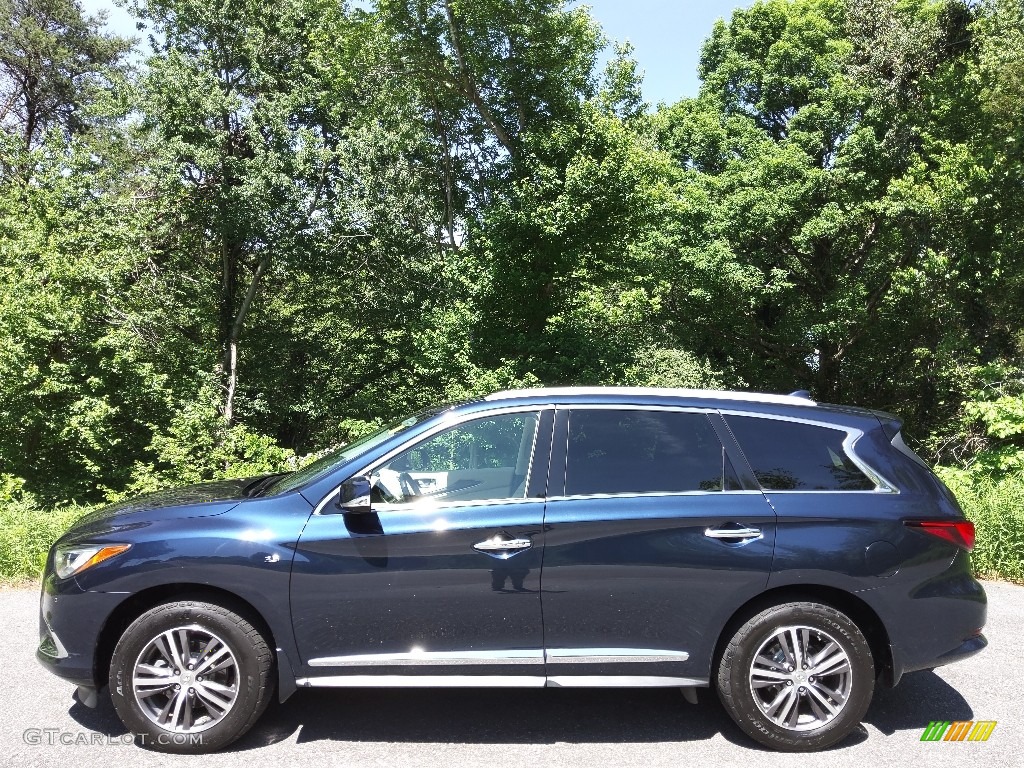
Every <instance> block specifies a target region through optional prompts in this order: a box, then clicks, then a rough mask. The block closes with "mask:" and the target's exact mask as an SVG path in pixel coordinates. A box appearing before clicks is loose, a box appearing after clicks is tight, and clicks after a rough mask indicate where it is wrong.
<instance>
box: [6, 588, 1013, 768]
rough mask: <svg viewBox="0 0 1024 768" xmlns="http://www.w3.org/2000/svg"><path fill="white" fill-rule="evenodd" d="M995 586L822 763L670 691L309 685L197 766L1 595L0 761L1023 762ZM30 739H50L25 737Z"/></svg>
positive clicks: (1007, 623)
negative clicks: (155, 747) (954, 637)
mask: <svg viewBox="0 0 1024 768" xmlns="http://www.w3.org/2000/svg"><path fill="white" fill-rule="evenodd" d="M986 589H987V590H988V594H989V625H988V627H987V628H986V634H987V635H988V638H989V641H990V643H991V644H990V646H989V648H988V649H987V650H986V651H985V652H984V653H982V654H980V655H978V656H975V657H974V658H973V659H970V660H968V661H966V662H963V663H961V664H954V665H952V666H949V667H944V668H940V669H939V670H937V671H935V672H918V673H915V674H913V675H908V676H906V677H905V678H904V679H903V682H901V683H900V685H899V686H898V687H897V688H896V689H895V690H891V691H880V692H879V693H878V694H876V696H875V701H874V703H873V704H872V706H871V709H870V710H869V711H868V715H867V718H866V720H865V722H864V725H863V728H862V729H861V730H860V732H858V733H856V734H854V735H853V736H852V737H851V738H849V739H848V740H847V741H846V742H844V743H843V744H841V745H839V746H837V747H835V748H833V749H832V750H830V751H828V752H827V753H821V754H816V755H809V756H808V755H780V754H773V753H768V752H766V751H763V750H761V749H760V748H758V747H757V746H756V745H754V744H753V743H752V742H750V741H749V740H747V738H746V737H745V736H744V735H743V734H742V733H741V732H740V731H739V730H738V729H737V728H736V727H735V726H734V725H733V724H732V721H730V720H729V718H728V716H727V715H726V714H725V712H724V711H723V710H722V708H721V706H720V705H718V703H717V702H715V701H714V700H713V698H712V697H711V696H709V695H708V694H707V693H706V692H702V696H701V703H700V705H698V706H693V705H690V704H687V703H686V702H685V701H683V698H682V696H681V695H680V693H679V692H678V691H677V690H675V689H655V690H617V691H611V690H593V691H580V690H571V689H561V690H559V689H547V690H544V689H541V690H493V691H484V690H438V691H426V690H413V691H381V690H365V691H360V690H348V691H333V692H329V691H301V692H299V693H297V694H296V695H295V696H293V697H292V698H291V699H290V700H289V701H288V702H286V703H285V704H283V705H272V707H271V709H270V710H268V712H267V713H266V715H264V717H263V719H262V720H261V721H260V722H259V723H258V724H257V725H256V727H255V728H253V730H252V731H250V732H249V734H247V735H246V736H245V737H244V738H243V739H242V740H241V741H239V742H238V743H236V744H235V745H234V746H233V747H232V748H231V749H230V751H227V752H223V753H220V754H216V755H211V756H202V757H197V756H169V755H162V754H158V753H154V752H147V751H144V750H142V749H140V748H138V747H136V746H134V745H133V744H132V743H131V740H130V738H129V737H128V736H126V735H125V730H124V728H123V727H122V726H121V724H120V722H119V721H118V719H117V717H116V715H115V714H114V710H113V707H112V706H111V704H110V699H109V697H107V698H101V699H100V705H99V707H98V708H97V709H95V710H90V709H86V708H85V707H83V706H82V705H80V704H78V703H76V702H74V701H73V700H72V698H71V693H72V689H71V687H70V686H68V685H67V684H65V683H63V682H62V681H60V680H58V679H57V678H56V677H53V676H52V675H50V674H49V673H47V672H46V671H44V670H43V669H42V667H40V666H39V664H37V663H36V661H35V659H34V657H33V654H34V651H35V645H36V637H37V628H36V610H37V599H38V594H37V593H36V592H35V591H34V590H26V589H3V590H0V617H2V620H3V631H2V632H0V659H2V662H3V664H2V667H0V669H2V676H3V684H2V685H0V766H12V768H13V767H14V766H17V767H18V768H22V767H23V766H61V768H67V766H74V768H86V767H87V766H102V767H103V768H110V766H112V765H130V766H133V768H134V766H158V765H168V766H169V765H174V766H189V767H191V766H199V765H202V766H204V768H207V767H208V768H218V767H219V766H237V765H239V764H241V763H243V762H246V763H250V764H252V765H254V766H256V765H259V766H262V765H274V766H288V765H300V764H301V765H303V766H312V765H316V766H321V765H323V766H374V767H376V766H387V768H405V767H406V766H415V768H431V767H433V766H437V767H438V768H456V767H457V766H474V767H475V766H483V765H488V764H489V765H492V766H500V768H514V767H515V766H530V768H538V767H540V766H559V767H561V766H564V767H565V768H570V767H572V768H598V767H599V766H615V768H628V767H630V766H642V767H643V768H657V767H658V766H673V768H676V767H679V766H686V765H695V766H704V767H711V766H714V767H716V768H717V766H733V765H735V766H740V765H743V766H751V765H756V764H757V763H758V762H761V761H766V760H770V761H771V762H772V766H773V768H774V766H801V767H804V766H818V765H822V766H826V765H827V766H829V768H833V767H838V766H855V767H856V768H875V766H879V767H880V768H887V767H888V766H892V767H893V768H896V767H897V766H898V767H899V768H906V767H907V766H920V768H932V766H957V768H967V767H968V766H985V768H994V767H995V766H1021V767H1024V739H1022V736H1024V663H1022V661H1021V651H1022V649H1024V643H1022V641H1021V635H1022V630H1024V587H1015V586H1011V585H1008V584H1001V583H989V584H987V585H986ZM972 719H974V720H997V721H998V722H999V724H998V726H997V727H996V729H995V731H994V732H993V733H992V737H991V738H990V740H989V741H988V742H985V743H978V742H964V743H943V742H940V743H923V742H921V741H920V736H921V732H922V730H923V729H924V726H925V725H926V724H927V723H928V721H929V720H972ZM26 729H34V730H30V731H29V736H30V739H31V736H32V734H39V735H40V739H41V740H42V741H43V742H44V743H42V744H38V745H36V744H29V743H26V737H25V732H26ZM42 729H53V730H51V731H49V733H50V734H52V736H48V735H47V732H45V731H43V730H42ZM48 739H51V740H52V741H53V742H55V743H53V744H47V743H45V742H46V741H47V740H48ZM61 742H67V743H61Z"/></svg>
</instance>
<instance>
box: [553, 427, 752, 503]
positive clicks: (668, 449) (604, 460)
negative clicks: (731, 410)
mask: <svg viewBox="0 0 1024 768" xmlns="http://www.w3.org/2000/svg"><path fill="white" fill-rule="evenodd" d="M735 478H736V476H735V473H734V472H733V469H732V466H731V465H730V464H729V461H728V458H727V457H726V455H725V452H724V451H723V450H722V444H721V443H720V442H719V440H718V435H716V434H715V430H714V428H712V426H711V422H710V421H709V420H708V417H707V416H705V415H704V414H702V413H676V412H672V411H637V410H628V411H627V410H623V411H615V410H605V409H594V410H574V411H572V413H571V414H570V415H569V446H568V457H567V462H566V478H565V493H566V495H569V496H576V495H588V494H594V493H658V492H663V493H664V492H678V491H720V490H722V488H723V487H725V488H727V489H729V490H733V489H736V488H738V487H739V485H738V483H737V481H736V479H735Z"/></svg>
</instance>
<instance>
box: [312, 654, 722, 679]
mask: <svg viewBox="0 0 1024 768" xmlns="http://www.w3.org/2000/svg"><path fill="white" fill-rule="evenodd" d="M689 657H690V654H688V653H687V652H686V651H671V650H662V649H650V648H551V649H548V650H547V651H546V652H545V651H542V650H541V649H527V650H517V651H421V650H413V651H410V652H409V653H368V654H356V655H352V656H328V657H324V658H320V659H310V661H309V666H311V667H396V666H405V667H408V666H415V667H419V666H432V667H445V666H474V665H476V666H482V665H490V666H493V665H497V664H502V665H503V664H525V665H540V666H543V665H544V664H545V662H546V663H556V664H621V663H637V662H640V663H648V664H650V663H657V662H670V661H686V660H687V659H688V658H689ZM295 684H296V685H297V686H299V687H301V688H435V687H437V688H545V687H548V688H675V687H694V686H701V687H703V686H707V685H708V680H707V679H706V678H696V677H674V676H655V675H551V676H548V675H387V674H383V675H325V676H323V677H320V676H317V677H302V678H299V679H297V680H296V681H295Z"/></svg>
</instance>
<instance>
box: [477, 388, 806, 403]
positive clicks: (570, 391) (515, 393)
mask: <svg viewBox="0 0 1024 768" xmlns="http://www.w3.org/2000/svg"><path fill="white" fill-rule="evenodd" d="M573 395H581V396H587V395H590V396H601V395H627V396H633V397H690V398H703V399H706V400H733V401H737V402H752V403H781V404H788V405H815V402H814V400H812V399H811V396H810V393H807V392H803V393H802V394H801V393H793V394H792V395H774V394H768V393H764V392H729V391H727V390H722V389H682V388H676V387H537V388H535V389H509V390H505V391H504V392H494V393H493V394H490V395H487V397H485V398H484V400H510V399H512V398H515V397H548V398H552V397H569V396H573Z"/></svg>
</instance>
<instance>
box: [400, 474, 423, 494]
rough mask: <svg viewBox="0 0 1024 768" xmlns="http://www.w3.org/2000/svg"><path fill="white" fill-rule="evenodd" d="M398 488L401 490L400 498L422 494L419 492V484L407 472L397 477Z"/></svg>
mask: <svg viewBox="0 0 1024 768" xmlns="http://www.w3.org/2000/svg"><path fill="white" fill-rule="evenodd" d="M398 487H399V488H401V489H402V496H404V497H405V498H406V499H408V498H410V497H416V496H422V495H423V492H422V491H421V490H420V484H419V483H417V482H416V478H414V477H413V476H412V475H410V474H409V473H408V472H403V473H402V474H400V475H399V476H398Z"/></svg>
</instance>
